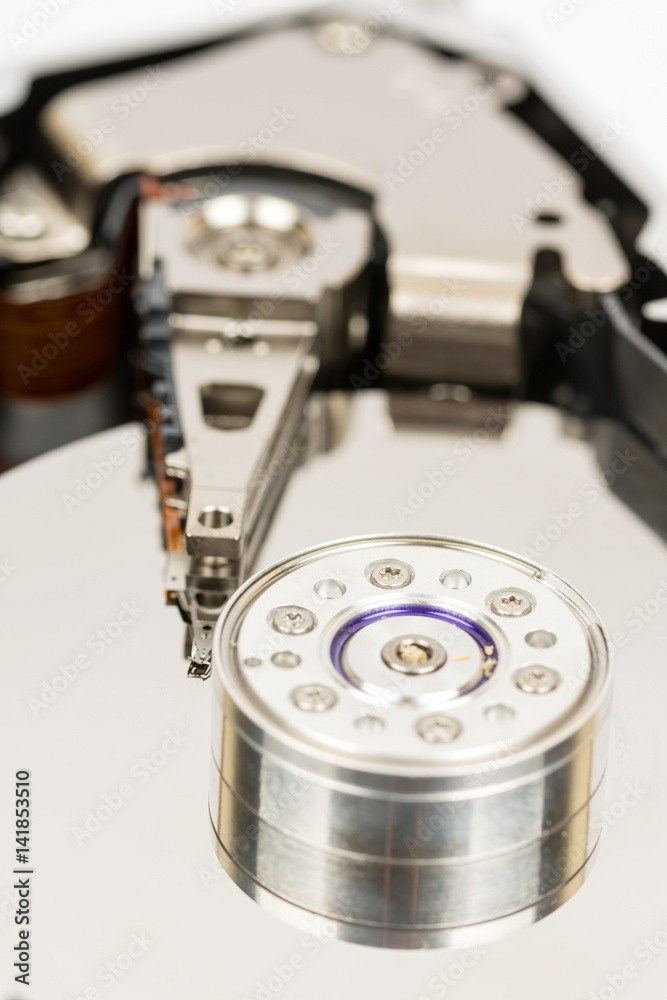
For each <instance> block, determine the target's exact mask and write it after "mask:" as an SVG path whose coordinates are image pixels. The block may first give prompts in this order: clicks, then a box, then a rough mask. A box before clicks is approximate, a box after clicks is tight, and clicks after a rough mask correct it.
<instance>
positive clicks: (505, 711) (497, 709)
mask: <svg viewBox="0 0 667 1000" xmlns="http://www.w3.org/2000/svg"><path fill="white" fill-rule="evenodd" d="M515 714H516V713H515V711H514V709H513V708H512V706H511V705H500V704H498V705H489V707H488V708H486V709H485V710H484V716H485V718H487V719H488V720H489V722H509V720H510V719H513V718H514V716H515Z"/></svg>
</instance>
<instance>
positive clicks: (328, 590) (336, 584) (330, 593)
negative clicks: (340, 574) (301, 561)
mask: <svg viewBox="0 0 667 1000" xmlns="http://www.w3.org/2000/svg"><path fill="white" fill-rule="evenodd" d="M313 589H314V590H315V593H316V594H317V596H318V597H322V598H326V599H327V600H333V598H335V597H342V596H343V594H344V593H345V589H346V588H345V584H344V583H341V582H340V580H318V581H317V583H316V584H315V587H314V588H313Z"/></svg>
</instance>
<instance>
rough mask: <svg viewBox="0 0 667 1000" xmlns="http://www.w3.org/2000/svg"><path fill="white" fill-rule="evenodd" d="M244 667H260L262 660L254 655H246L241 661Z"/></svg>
mask: <svg viewBox="0 0 667 1000" xmlns="http://www.w3.org/2000/svg"><path fill="white" fill-rule="evenodd" d="M243 662H244V664H245V665H246V667H261V665H262V661H261V660H260V659H259V658H258V657H256V656H247V657H246V658H245V660H244V661H243Z"/></svg>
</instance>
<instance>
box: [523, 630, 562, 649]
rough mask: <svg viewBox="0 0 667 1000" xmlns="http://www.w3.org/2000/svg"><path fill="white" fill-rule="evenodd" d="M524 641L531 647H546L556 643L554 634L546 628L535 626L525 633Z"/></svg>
mask: <svg viewBox="0 0 667 1000" xmlns="http://www.w3.org/2000/svg"><path fill="white" fill-rule="evenodd" d="M526 642H527V643H528V645H529V646H532V647H533V649H548V648H549V646H554V645H555V644H556V636H555V635H554V634H553V632H550V631H549V629H546V628H536V629H533V631H532V632H527V633H526Z"/></svg>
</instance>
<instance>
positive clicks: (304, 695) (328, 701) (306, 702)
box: [292, 684, 338, 712]
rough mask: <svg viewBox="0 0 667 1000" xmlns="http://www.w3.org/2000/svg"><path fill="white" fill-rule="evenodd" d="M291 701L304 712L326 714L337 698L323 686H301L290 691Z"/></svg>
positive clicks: (329, 689) (334, 693)
mask: <svg viewBox="0 0 667 1000" xmlns="http://www.w3.org/2000/svg"><path fill="white" fill-rule="evenodd" d="M292 701H293V702H294V704H295V705H296V707H297V708H300V709H301V710H302V711H304V712H326V711H327V710H328V709H330V708H333V706H334V705H335V704H336V702H337V701H338V697H337V695H336V692H335V691H332V690H331V688H329V687H325V686H324V684H303V685H302V686H301V687H298V688H295V689H294V691H292Z"/></svg>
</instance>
